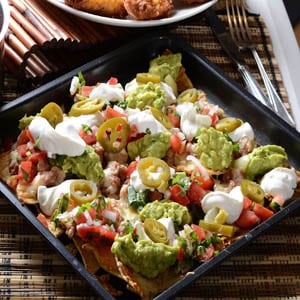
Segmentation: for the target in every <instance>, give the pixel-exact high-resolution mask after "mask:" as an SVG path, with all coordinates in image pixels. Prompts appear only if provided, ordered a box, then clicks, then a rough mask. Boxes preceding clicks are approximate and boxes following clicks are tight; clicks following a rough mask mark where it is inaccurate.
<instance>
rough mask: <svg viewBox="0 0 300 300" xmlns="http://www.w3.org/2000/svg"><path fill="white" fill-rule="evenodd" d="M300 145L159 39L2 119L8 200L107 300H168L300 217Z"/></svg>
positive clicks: (188, 54) (98, 63) (189, 52)
mask: <svg viewBox="0 0 300 300" xmlns="http://www.w3.org/2000/svg"><path fill="white" fill-rule="evenodd" d="M124 58H126V59H124ZM157 71H159V73H157ZM158 74H161V75H158ZM100 95H101V96H100ZM54 101H56V102H54ZM299 140H300V134H299V132H297V131H296V130H295V129H294V128H292V127H291V126H289V125H288V124H287V123H285V122H284V121H283V120H282V119H281V118H280V117H278V116H277V115H276V114H275V113H274V112H273V111H271V110H269V109H266V108H265V106H264V105H262V104H260V102H258V101H257V100H256V99H255V98H254V97H253V96H252V95H250V94H249V93H247V92H245V91H244V89H242V88H241V87H240V86H239V85H238V84H237V83H235V82H233V81H232V80H230V79H228V78H227V77H226V76H225V75H224V74H223V73H222V71H220V70H219V69H218V68H216V67H215V66H214V65H213V64H211V63H210V62H209V61H207V60H206V59H205V58H204V57H203V56H201V55H200V54H199V53H198V52H197V51H196V50H195V49H193V48H192V47H191V46H189V45H188V44H186V43H185V42H184V41H183V40H181V39H179V38H178V37H177V36H176V35H158V34H156V35H148V36H144V37H143V38H141V39H139V40H136V41H133V42H131V43H129V44H128V45H125V46H123V47H121V48H119V49H116V50H114V51H111V52H110V53H109V54H106V55H104V56H101V57H99V58H97V59H95V60H93V61H91V62H89V63H87V64H85V65H83V66H81V67H79V68H77V69H75V70H73V71H71V72H69V73H67V74H65V75H64V76H62V77H60V78H57V79H56V80H54V81H52V82H49V83H48V84H46V85H44V86H42V87H40V88H38V89H36V90H34V91H32V92H30V93H29V94H27V95H24V96H22V97H21V98H19V99H16V100H15V101H12V102H10V103H8V104H5V105H3V106H2V107H1V108H0V141H1V142H2V143H1V153H0V178H1V180H0V192H1V194H3V195H4V196H5V197H6V198H7V199H8V201H10V203H11V204H12V205H13V206H14V207H15V208H16V209H17V210H18V211H19V212H20V213H21V214H22V215H23V216H24V217H25V218H26V219H27V220H28V221H29V222H30V223H31V224H32V225H33V226H34V227H35V228H36V229H37V230H38V231H39V232H40V233H41V234H42V236H43V237H44V238H45V239H46V240H47V241H48V242H49V244H50V245H51V246H52V247H53V248H55V249H56V250H57V251H58V253H60V254H61V255H62V256H63V257H64V258H65V259H66V260H67V261H68V262H69V264H70V265H71V267H72V268H74V269H75V270H76V271H77V272H78V273H79V274H80V275H81V276H82V277H83V278H84V279H85V280H86V281H87V282H88V283H89V284H90V285H91V287H92V288H93V289H94V290H95V293H97V294H98V295H101V296H102V297H103V298H104V299H114V298H116V299H122V300H123V299H131V300H134V299H153V298H154V299H156V300H158V299H168V298H170V297H172V296H174V295H175V294H176V293H178V292H179V291H180V290H181V289H183V288H184V287H186V286H187V285H188V284H190V283H191V282H193V281H194V280H196V279H198V278H199V277H200V276H202V275H203V274H205V273H207V272H208V271H210V270H212V268H215V267H217V264H218V263H220V262H222V261H224V260H225V259H226V258H227V257H228V256H229V255H232V254H234V253H236V252H237V251H238V250H240V249H241V248H242V247H245V246H246V245H247V244H248V243H249V242H250V241H253V240H254V239H255V238H256V237H258V236H259V235H261V234H262V233H263V232H264V231H265V230H267V229H271V227H272V226H273V225H274V224H275V223H277V222H278V221H279V220H281V219H282V218H283V217H285V216H287V215H288V214H289V213H292V212H293V211H295V210H296V209H299V207H300V201H299V200H300V199H299V169H300V163H299V152H300V144H299ZM69 250H70V251H69ZM266 251H267V249H266ZM74 255H75V256H74ZM127 287H128V289H127Z"/></svg>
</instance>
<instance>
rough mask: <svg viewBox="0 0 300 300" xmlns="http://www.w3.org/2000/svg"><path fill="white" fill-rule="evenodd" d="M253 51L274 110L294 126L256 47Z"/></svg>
mask: <svg viewBox="0 0 300 300" xmlns="http://www.w3.org/2000/svg"><path fill="white" fill-rule="evenodd" d="M251 52H252V54H253V57H254V59H255V61H256V64H257V66H258V69H259V72H260V75H261V77H262V79H263V82H264V84H265V87H266V90H267V94H268V97H269V100H270V103H271V105H272V107H273V110H274V111H275V112H276V113H277V114H278V115H279V116H280V117H281V118H283V119H284V120H285V121H287V122H288V123H290V124H291V125H292V126H295V122H294V120H293V118H292V117H291V115H290V114H289V112H288V111H287V109H286V107H285V105H284V104H283V103H282V101H281V99H280V97H279V95H278V93H277V91H276V90H275V88H274V86H273V84H272V82H271V81H270V79H269V76H268V74H267V72H266V70H265V68H264V65H263V63H262V61H261V59H260V57H259V55H258V53H257V51H256V50H255V49H251Z"/></svg>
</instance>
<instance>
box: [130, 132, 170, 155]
mask: <svg viewBox="0 0 300 300" xmlns="http://www.w3.org/2000/svg"><path fill="white" fill-rule="evenodd" d="M170 137H171V134H170V133H168V132H159V133H156V134H146V135H145V136H143V137H142V138H140V139H138V140H136V141H133V142H130V143H128V145H127V151H128V154H129V157H130V159H131V160H133V159H135V158H136V157H137V156H140V157H142V158H143V157H148V156H152V157H157V158H163V157H165V156H166V153H167V151H168V149H169V148H170Z"/></svg>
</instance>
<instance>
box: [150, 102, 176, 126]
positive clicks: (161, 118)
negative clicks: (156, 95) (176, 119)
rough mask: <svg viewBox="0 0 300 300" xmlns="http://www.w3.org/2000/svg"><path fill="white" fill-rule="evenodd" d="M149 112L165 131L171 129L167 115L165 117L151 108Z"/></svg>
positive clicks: (157, 110)
mask: <svg viewBox="0 0 300 300" xmlns="http://www.w3.org/2000/svg"><path fill="white" fill-rule="evenodd" d="M150 110H151V113H152V115H153V116H154V118H155V119H156V120H157V121H158V122H160V123H161V124H162V125H163V126H164V127H165V128H166V129H171V128H172V127H173V124H172V122H171V120H170V118H168V117H167V115H165V114H164V113H163V112H162V111H160V110H159V109H157V108H155V107H151V108H150Z"/></svg>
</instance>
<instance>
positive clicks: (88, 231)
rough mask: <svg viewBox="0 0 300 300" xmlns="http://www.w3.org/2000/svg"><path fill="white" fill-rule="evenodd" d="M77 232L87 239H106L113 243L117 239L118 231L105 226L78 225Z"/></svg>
mask: <svg viewBox="0 0 300 300" xmlns="http://www.w3.org/2000/svg"><path fill="white" fill-rule="evenodd" d="M76 230H77V234H78V235H79V236H80V237H81V238H83V239H85V240H88V241H89V240H96V241H97V239H99V238H100V239H105V240H107V241H109V242H111V243H113V241H114V240H115V237H116V235H117V233H116V232H115V231H111V230H109V229H108V228H106V227H105V226H102V225H100V226H96V225H91V226H85V225H84V226H77V228H76Z"/></svg>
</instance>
